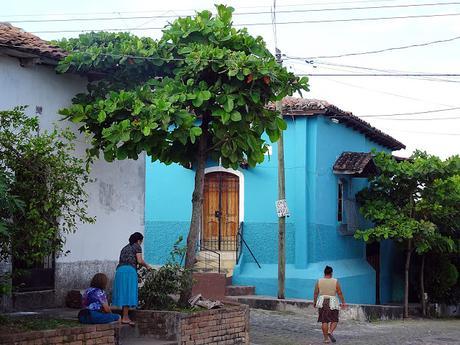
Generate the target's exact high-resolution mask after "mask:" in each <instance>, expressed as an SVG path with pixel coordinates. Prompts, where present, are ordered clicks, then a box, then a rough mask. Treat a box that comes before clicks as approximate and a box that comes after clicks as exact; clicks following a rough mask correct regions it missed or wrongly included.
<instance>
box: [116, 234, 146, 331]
mask: <svg viewBox="0 0 460 345" xmlns="http://www.w3.org/2000/svg"><path fill="white" fill-rule="evenodd" d="M143 240H144V236H143V235H142V234H141V233H139V232H135V233H134V234H132V235H131V236H130V237H129V243H128V244H127V245H126V246H124V247H123V249H122V250H121V252H120V261H119V263H118V266H117V271H116V272H115V279H114V282H113V301H112V304H113V305H116V306H119V307H122V316H121V323H125V324H129V325H131V326H134V322H132V321H131V320H130V318H129V315H128V311H129V308H135V307H137V303H138V298H137V287H138V286H137V282H138V280H137V268H138V266H144V267H145V268H147V269H151V267H150V266H149V265H148V264H147V263H146V262H145V261H144V259H143V258H142V247H141V244H142V241H143Z"/></svg>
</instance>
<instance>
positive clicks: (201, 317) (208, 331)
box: [133, 304, 249, 345]
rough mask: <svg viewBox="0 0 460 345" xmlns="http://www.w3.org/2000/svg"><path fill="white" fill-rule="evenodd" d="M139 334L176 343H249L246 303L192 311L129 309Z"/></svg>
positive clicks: (184, 344)
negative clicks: (131, 311)
mask: <svg viewBox="0 0 460 345" xmlns="http://www.w3.org/2000/svg"><path fill="white" fill-rule="evenodd" d="M133 317H134V318H135V320H136V324H137V330H138V334H139V335H140V336H143V337H145V336H147V337H155V338H157V339H163V340H171V341H177V344H178V345H195V344H215V345H221V344H226V345H233V344H234V345H237V344H242V345H249V307H248V306H246V305H240V304H226V305H225V307H224V308H220V309H212V310H204V311H199V312H194V313H181V312H173V311H157V310H137V311H135V312H134V313H133Z"/></svg>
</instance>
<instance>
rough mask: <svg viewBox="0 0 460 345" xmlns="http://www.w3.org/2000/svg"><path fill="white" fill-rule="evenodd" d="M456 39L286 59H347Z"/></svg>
mask: <svg viewBox="0 0 460 345" xmlns="http://www.w3.org/2000/svg"><path fill="white" fill-rule="evenodd" d="M458 39H460V36H455V37H451V38H446V39H440V40H435V41H429V42H423V43H414V44H408V45H404V46H399V47H388V48H382V49H375V50H367V51H362V52H355V53H344V54H336V55H318V56H307V57H292V56H291V57H288V59H292V60H314V59H331V58H341V57H347V56H357V55H369V54H378V53H383V52H388V51H394V50H402V49H410V48H417V47H425V46H429V45H432V44H439V43H447V42H452V41H456V40H458Z"/></svg>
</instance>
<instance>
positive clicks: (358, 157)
mask: <svg viewBox="0 0 460 345" xmlns="http://www.w3.org/2000/svg"><path fill="white" fill-rule="evenodd" d="M333 169H334V173H335V174H344V175H361V174H363V172H369V171H375V170H376V167H375V164H374V162H373V160H372V154H371V153H369V152H343V153H342V154H341V155H340V156H339V158H337V160H336V161H335V163H334V167H333Z"/></svg>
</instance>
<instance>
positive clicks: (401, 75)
mask: <svg viewBox="0 0 460 345" xmlns="http://www.w3.org/2000/svg"><path fill="white" fill-rule="evenodd" d="M297 75H298V76H301V77H302V76H304V77H460V73H425V74H420V73H399V74H395V73H302V74H297Z"/></svg>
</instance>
